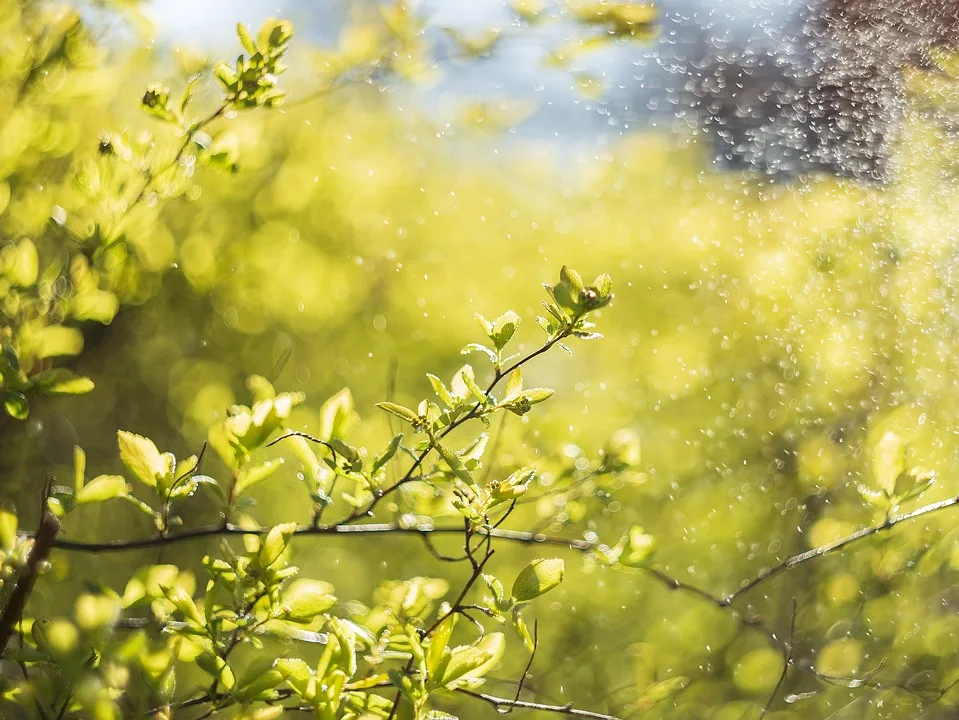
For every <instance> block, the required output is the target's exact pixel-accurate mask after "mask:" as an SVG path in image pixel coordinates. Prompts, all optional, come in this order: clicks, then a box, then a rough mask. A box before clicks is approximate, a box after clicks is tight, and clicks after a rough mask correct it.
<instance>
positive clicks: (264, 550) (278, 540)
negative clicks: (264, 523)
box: [256, 522, 296, 568]
mask: <svg viewBox="0 0 959 720" xmlns="http://www.w3.org/2000/svg"><path fill="white" fill-rule="evenodd" d="M295 532H296V523H292V522H290V523H282V524H280V525H276V526H274V527H272V528H270V531H269V532H268V533H267V535H266V539H264V540H263V545H262V546H261V547H260V551H259V553H258V554H257V556H256V562H257V564H258V565H259V566H260V567H261V568H268V567H270V566H271V565H273V563H275V562H276V561H277V560H279V559H280V556H281V555H282V554H283V551H284V550H286V546H287V545H289V543H290V538H291V537H293V533H295Z"/></svg>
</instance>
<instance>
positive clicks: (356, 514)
mask: <svg viewBox="0 0 959 720" xmlns="http://www.w3.org/2000/svg"><path fill="white" fill-rule="evenodd" d="M584 314H585V313H582V314H579V315H576V316H574V317H573V318H571V319H570V321H569V324H568V325H567V326H566V327H565V328H564V329H563V331H562V332H561V333H560V334H559V335H557V336H556V337H554V338H551V339H549V340H547V341H546V342H545V343H544V344H543V345H542V346H540V347H539V348H537V349H536V350H533V351H532V352H530V353H529V354H527V355H524V356H523V357H521V358H520V359H519V360H517V361H516V362H514V363H513V364H512V365H510V366H509V367H508V368H506V369H505V370H503V369H496V370H495V372H494V374H493V379H492V380H491V381H490V383H489V385H487V386H486V390H485V393H484V394H485V395H486V397H489V394H490V393H491V392H493V390H494V389H496V386H497V385H499V383H500V381H501V380H503V378H505V377H507V376H509V374H510V373H512V372H513V370H516V369H517V368H519V367H522V366H523V365H525V364H526V363H528V362H529V361H530V360H533V359H535V358H537V357H539V356H540V355H542V354H543V353H546V352H549V350H550V349H552V347H553V346H554V345H556V344H557V343H559V342H561V341H563V340H565V339H566V338H568V337H569V336H570V335H572V334H573V328H574V327H575V326H576V323H577V322H578V321H579V320H580V319H581V318H582V317H583V315H584ZM483 407H484V404H483V403H482V402H480V401H476V402H475V403H474V404H473V406H472V407H471V408H470V409H469V411H468V412H467V413H466V414H465V415H463V416H462V417H460V418H457V419H456V420H454V421H453V422H451V423H450V424H449V425H447V426H446V427H445V428H443V431H442V432H440V433H439V434H438V435H436V436H435V437H434V436H433V435H432V434H431V435H430V444H429V447H427V448H426V449H425V450H423V452H421V453H420V454H419V455H418V456H417V458H416V460H414V461H413V464H412V465H411V466H410V467H409V469H408V470H407V471H406V473H404V475H403V477H401V478H400V479H399V480H397V481H396V482H395V483H393V484H392V485H390V486H389V487H388V488H386V489H385V490H383V491H381V492H380V493H379V494H378V495H376V496H374V497H373V499H372V500H371V501H370V502H369V503H367V504H366V506H365V507H362V508H357V509H356V510H354V511H353V512H352V513H350V514H349V516H347V517H346V518H345V519H344V520H343V522H344V523H350V522H353V521H355V520H359V519H360V518H361V517H368V516H370V515H372V514H373V510H374V509H375V508H376V506H377V505H379V503H380V502H381V501H382V500H383V498H385V497H386V496H387V495H390V494H391V493H393V492H394V491H396V490H397V489H399V488H400V487H402V486H403V485H405V484H406V483H408V482H410V481H412V480H415V479H416V478H417V477H418V476H417V474H416V472H417V470H419V468H420V466H421V465H422V464H423V463H424V462H425V461H426V458H427V457H428V456H429V454H430V453H431V452H432V451H433V450H434V449H435V448H436V445H437V443H438V442H439V441H440V440H442V439H443V438H445V437H446V436H447V435H449V434H450V433H451V432H453V431H454V430H455V429H456V428H458V427H459V426H460V425H462V424H463V423H465V422H467V421H468V420H472V419H473V418H476V417H479V412H480V410H481V409H482V408H483Z"/></svg>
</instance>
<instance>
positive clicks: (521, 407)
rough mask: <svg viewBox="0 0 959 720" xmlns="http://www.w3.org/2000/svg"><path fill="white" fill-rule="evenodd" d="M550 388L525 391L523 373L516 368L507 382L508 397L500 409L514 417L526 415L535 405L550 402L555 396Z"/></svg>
mask: <svg viewBox="0 0 959 720" xmlns="http://www.w3.org/2000/svg"><path fill="white" fill-rule="evenodd" d="M553 392H554V391H553V390H551V389H549V388H531V389H529V390H523V371H522V369H521V368H516V369H515V370H514V371H513V372H511V373H510V375H509V378H508V380H507V382H506V397H505V398H503V401H502V402H501V403H500V404H499V405H498V407H501V408H504V409H506V410H509V411H510V412H511V413H513V414H514V415H520V416H522V415H525V414H526V413H528V412H529V411H530V410H531V409H532V407H533V405H537V404H538V403H541V402H544V401H546V400H549V398H551V397H552V396H553Z"/></svg>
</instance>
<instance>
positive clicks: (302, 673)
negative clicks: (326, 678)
mask: <svg viewBox="0 0 959 720" xmlns="http://www.w3.org/2000/svg"><path fill="white" fill-rule="evenodd" d="M275 667H276V669H277V670H279V671H280V674H281V675H282V676H283V679H284V680H285V681H286V683H287V684H288V685H289V686H290V687H291V688H293V690H294V692H296V694H297V695H299V696H300V697H301V698H303V699H304V700H312V699H313V697H314V696H315V695H316V678H315V676H314V675H313V670H312V669H311V668H310V666H309V665H307V664H306V662H305V661H303V660H300V659H299V658H279V659H278V660H277V661H276V666H275Z"/></svg>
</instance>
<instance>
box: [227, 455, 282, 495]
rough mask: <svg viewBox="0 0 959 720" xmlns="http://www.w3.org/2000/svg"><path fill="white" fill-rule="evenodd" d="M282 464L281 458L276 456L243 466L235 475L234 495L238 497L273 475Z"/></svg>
mask: <svg viewBox="0 0 959 720" xmlns="http://www.w3.org/2000/svg"><path fill="white" fill-rule="evenodd" d="M282 466H283V458H276V459H274V460H267V461H266V462H265V463H262V464H260V465H253V466H247V467H244V468H243V469H242V470H241V471H240V473H239V475H238V476H237V480H236V487H235V489H234V493H235V495H236V497H239V496H240V495H242V494H243V493H245V492H247V491H248V490H250V489H251V488H253V487H255V486H256V485H258V484H259V483H261V482H263V481H264V480H266V479H267V478H269V477H271V476H272V475H274V474H275V473H276V471H277V470H279V469H280V468H281V467H282Z"/></svg>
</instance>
